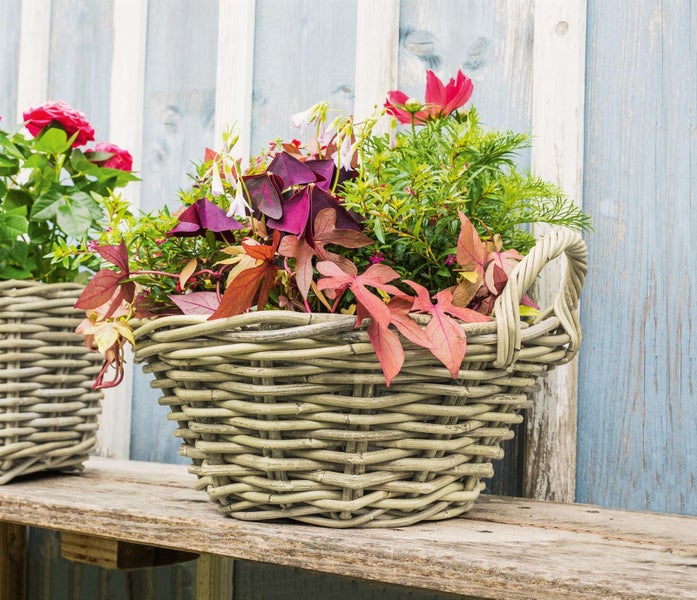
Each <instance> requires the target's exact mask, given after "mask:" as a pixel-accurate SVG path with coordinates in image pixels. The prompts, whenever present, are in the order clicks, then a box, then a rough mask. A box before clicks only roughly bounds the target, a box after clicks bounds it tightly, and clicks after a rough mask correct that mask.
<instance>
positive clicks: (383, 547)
mask: <svg viewBox="0 0 697 600" xmlns="http://www.w3.org/2000/svg"><path fill="white" fill-rule="evenodd" d="M194 483H195V478H194V477H193V476H191V475H189V474H188V473H187V471H186V467H185V466H180V465H163V464H155V463H142V462H133V461H117V460H110V459H102V458H91V459H90V460H89V461H88V463H87V465H86V468H85V470H84V472H83V473H81V474H56V475H42V476H38V477H31V478H26V479H23V480H18V481H14V482H13V483H11V484H9V485H6V486H2V487H0V543H1V544H2V546H0V548H1V549H2V553H1V554H0V599H1V600H17V599H18V598H21V594H22V586H23V578H24V574H23V573H24V572H23V570H22V569H23V567H22V565H23V559H24V552H25V549H24V535H25V533H26V532H25V530H24V527H25V526H33V527H41V528H47V529H53V530H58V531H61V532H62V535H63V552H64V554H66V555H67V556H68V557H71V558H73V559H77V560H83V561H85V562H93V563H96V564H102V565H104V566H111V567H114V568H118V567H129V566H130V567H133V566H145V565H149V564H161V563H165V562H171V561H172V560H179V559H182V558H191V557H192V555H201V558H200V559H199V560H200V563H199V583H200V586H199V591H198V594H199V596H198V597H199V598H200V599H204V598H205V599H210V598H226V600H229V599H230V598H231V594H229V593H228V592H229V590H230V589H231V583H230V581H231V577H232V575H231V568H230V567H227V565H231V564H232V561H229V560H227V559H225V560H223V559H221V558H220V557H232V558H239V559H245V560H251V561H260V562H266V563H272V564H278V565H288V566H293V567H299V568H303V569H308V570H311V571H319V572H325V573H331V574H336V575H343V576H348V577H355V578H361V579H368V580H375V581H380V582H385V583H391V584H397V585H403V586H410V587H413V588H422V589H428V590H437V591H442V592H451V593H456V594H462V595H467V596H475V597H479V598H491V599H494V598H496V599H509V598H510V599H522V598H526V599H532V598H534V599H546V598H549V599H552V598H554V599H555V600H558V599H563V598H569V599H574V600H580V599H584V598H588V599H591V598H592V599H594V600H597V599H610V598H613V599H614V598H621V599H625V598H626V599H630V598H631V599H638V598H643V599H649V598H650V599H652V600H655V599H666V600H677V599H680V598H692V599H694V598H697V518H695V517H682V516H677V515H662V514H654V513H638V512H626V511H614V510H606V509H602V508H599V507H595V506H589V505H571V504H555V503H549V502H539V501H530V500H521V499H515V498H498V497H483V498H481V499H480V501H479V502H478V504H477V506H476V508H475V509H474V510H473V511H471V512H470V513H469V514H468V515H467V516H466V517H465V518H457V519H452V520H450V521H444V522H436V523H426V524H420V525H415V526H412V527H407V528H402V529H382V530H357V529H355V530H346V531H343V530H342V531H336V530H332V529H326V528H320V527H311V526H305V525H300V524H294V523H283V524H278V523H258V522H256V523H255V522H241V521H237V520H235V519H231V518H226V517H224V516H222V515H220V514H219V513H218V512H217V511H216V508H215V506H214V505H213V504H212V503H210V502H209V501H208V500H207V498H206V496H205V493H203V492H201V491H196V490H194V489H193V485H194ZM138 548H140V549H141V550H142V552H140V553H139V552H137V549H138ZM157 549H163V550H162V551H160V550H157ZM180 553H184V554H180ZM128 556H131V558H133V557H136V558H135V559H134V560H129V559H128ZM139 561H140V562H139Z"/></svg>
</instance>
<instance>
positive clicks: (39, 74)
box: [17, 0, 52, 123]
mask: <svg viewBox="0 0 697 600" xmlns="http://www.w3.org/2000/svg"><path fill="white" fill-rule="evenodd" d="M51 5H52V0H23V2H22V23H21V29H20V37H19V70H18V76H17V122H18V123H21V122H22V113H23V112H24V111H26V110H27V109H29V108H30V107H33V106H35V105H37V104H40V103H42V102H44V101H45V100H46V95H47V94H48V62H49V50H50V41H51Z"/></svg>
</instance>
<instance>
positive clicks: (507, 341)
mask: <svg viewBox="0 0 697 600" xmlns="http://www.w3.org/2000/svg"><path fill="white" fill-rule="evenodd" d="M562 253H563V254H565V255H566V258H567V259H568V260H567V265H566V272H565V274H564V278H563V280H562V285H561V289H560V291H559V295H558V296H557V297H556V299H555V300H554V302H553V303H552V305H551V306H550V307H548V308H547V309H545V310H544V311H543V312H542V314H540V316H539V317H537V319H536V321H540V320H542V319H544V318H547V317H548V316H549V315H550V314H554V315H555V316H556V317H558V318H559V321H560V324H561V326H562V327H563V328H564V331H565V332H566V333H567V334H568V335H569V344H568V346H567V353H566V356H565V357H564V359H562V360H561V361H560V363H566V362H569V361H570V360H571V359H572V358H573V357H574V356H575V355H576V353H577V352H578V348H579V345H580V344H581V325H580V322H579V318H578V302H579V298H580V295H581V287H582V286H583V280H584V279H585V276H586V271H587V270H588V265H587V263H588V248H587V247H586V243H585V242H584V241H583V238H582V237H581V235H580V234H579V233H578V232H576V231H573V230H571V229H566V228H561V227H560V228H555V229H553V230H552V231H551V232H549V233H547V234H545V235H543V236H541V237H540V238H539V239H538V240H537V243H536V244H535V246H533V248H532V249H531V250H530V252H529V253H528V254H527V255H526V256H525V258H523V260H522V261H521V262H520V263H519V264H518V266H517V267H516V268H515V269H514V270H513V272H512V273H511V275H510V276H509V279H508V283H507V284H506V287H505V288H504V290H503V292H502V294H501V296H499V298H497V300H496V305H495V309H494V315H495V316H496V326H497V333H498V336H497V337H498V343H497V344H498V345H497V348H496V361H495V362H494V363H493V366H494V367H496V368H507V367H509V366H510V365H512V364H513V363H514V362H515V361H516V360H517V357H518V353H519V352H520V347H521V321H520V300H521V298H522V297H523V295H524V294H525V292H526V291H527V290H528V289H530V287H531V286H532V284H533V283H534V282H535V279H537V276H538V275H539V273H540V271H542V269H543V267H544V266H545V265H546V264H547V263H548V262H550V261H551V260H553V259H555V258H557V257H558V256H560V255H561V254H562Z"/></svg>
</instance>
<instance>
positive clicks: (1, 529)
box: [0, 523, 27, 600]
mask: <svg viewBox="0 0 697 600" xmlns="http://www.w3.org/2000/svg"><path fill="white" fill-rule="evenodd" d="M26 559H27V528H26V527H25V526H24V525H16V524H14V523H0V600H23V599H24V598H25V597H26V576H27V563H26Z"/></svg>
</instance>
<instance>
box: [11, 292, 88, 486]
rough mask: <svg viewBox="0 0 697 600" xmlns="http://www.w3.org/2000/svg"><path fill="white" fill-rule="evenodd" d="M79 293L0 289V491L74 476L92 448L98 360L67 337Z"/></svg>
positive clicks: (73, 324)
mask: <svg viewBox="0 0 697 600" xmlns="http://www.w3.org/2000/svg"><path fill="white" fill-rule="evenodd" d="M82 289H83V288H82V286H80V285H78V284H73V283H53V284H46V283H38V282H35V281H13V280H10V281H0V484H4V483H7V482H9V481H11V480H12V479H13V478H15V477H17V476H19V475H24V474H27V473H34V472H38V471H47V470H56V469H60V470H72V469H79V468H81V466H82V464H83V463H84V461H85V460H87V458H88V456H89V452H90V450H91V449H92V448H93V447H94V446H95V443H96V437H95V435H96V431H97V427H98V417H99V414H100V412H101V402H100V401H101V398H102V394H101V392H96V391H93V390H92V389H91V385H92V383H93V382H94V379H95V377H96V376H97V373H99V369H100V367H101V361H102V357H101V356H100V355H99V354H97V353H95V352H90V351H89V350H88V349H87V348H86V347H85V344H84V341H83V338H82V336H80V335H77V334H76V333H75V327H76V326H77V325H78V324H79V323H80V320H81V318H82V317H84V313H83V312H82V311H77V310H75V309H74V308H73V304H74V303H75V300H76V299H77V297H78V296H79V294H80V292H81V291H82Z"/></svg>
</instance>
